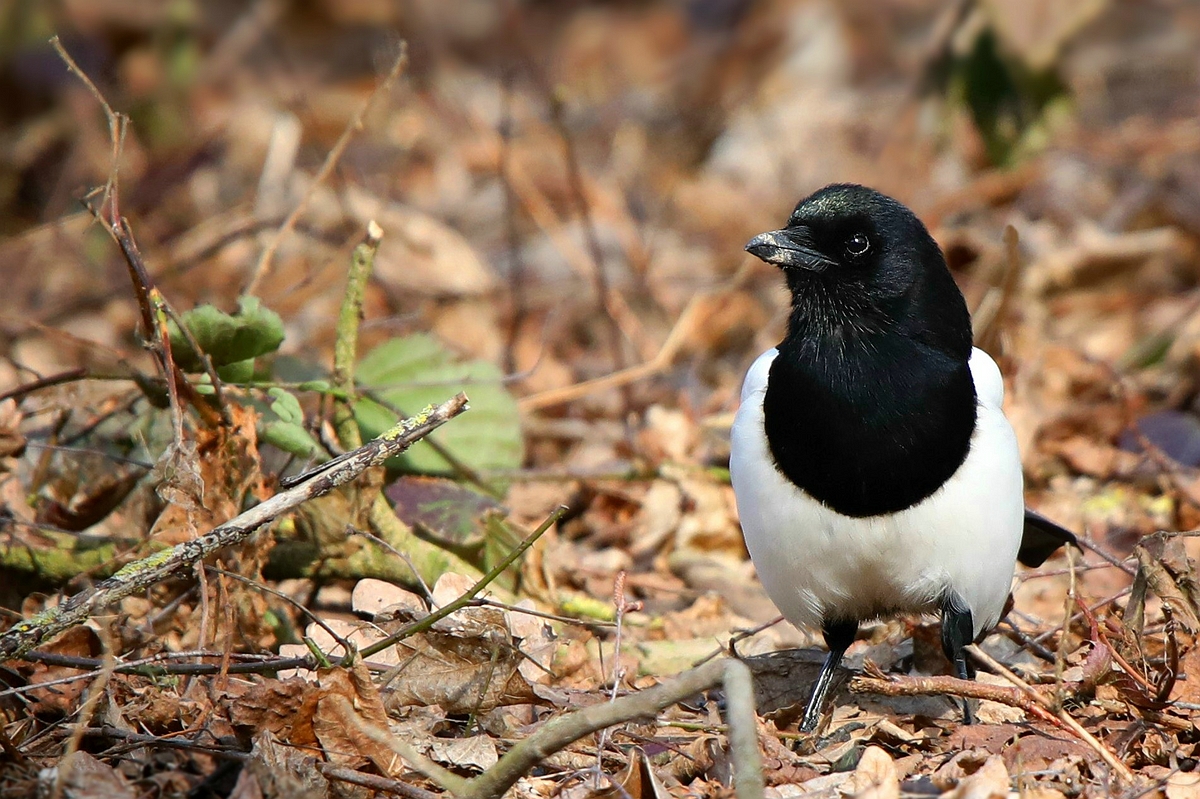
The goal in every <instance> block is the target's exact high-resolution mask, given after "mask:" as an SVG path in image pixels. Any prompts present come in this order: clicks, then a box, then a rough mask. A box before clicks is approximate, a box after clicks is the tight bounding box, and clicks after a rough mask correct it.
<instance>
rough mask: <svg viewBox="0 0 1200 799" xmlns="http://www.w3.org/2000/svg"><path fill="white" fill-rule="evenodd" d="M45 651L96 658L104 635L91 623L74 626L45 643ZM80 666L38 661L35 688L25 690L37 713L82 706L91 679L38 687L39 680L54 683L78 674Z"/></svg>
mask: <svg viewBox="0 0 1200 799" xmlns="http://www.w3.org/2000/svg"><path fill="white" fill-rule="evenodd" d="M42 651H43V652H52V653H54V654H56V655H70V656H72V657H85V658H94V657H97V656H98V655H99V654H100V639H99V638H98V637H97V636H96V633H95V631H94V630H92V629H90V628H88V627H83V626H80V627H72V628H71V629H69V630H67V631H66V632H65V633H63V634H62V635H60V636H58V637H57V638H55V639H54V640H53V641H52V642H50V643H49V644H47V645H46V646H44V647H42ZM78 674H79V671H78V669H74V668H69V667H66V666H52V665H47V664H45V663H35V664H33V668H32V670H31V672H30V673H29V677H28V684H29V686H31V689H30V690H28V691H27V692H26V693H25V697H26V698H27V699H28V700H30V708H29V709H30V711H31V712H33V713H37V714H47V715H65V714H67V713H70V712H71V711H73V710H75V709H76V707H78V703H79V697H80V695H82V694H83V692H84V691H86V690H87V687H88V685H90V684H91V681H90V680H75V681H72V682H67V683H59V684H57V685H50V686H47V687H45V688H37V687H34V686H37V685H38V684H39V683H50V682H53V681H54V680H57V679H59V678H62V677H72V676H75V675H78Z"/></svg>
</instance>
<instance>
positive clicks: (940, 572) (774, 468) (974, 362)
mask: <svg viewBox="0 0 1200 799" xmlns="http://www.w3.org/2000/svg"><path fill="white" fill-rule="evenodd" d="M746 250H747V251H748V252H750V253H751V254H752V255H754V256H756V257H758V258H759V259H761V260H763V261H765V262H767V263H769V264H774V265H776V266H778V267H780V268H781V269H782V271H783V275H784V278H785V280H786V282H787V287H788V289H789V291H790V294H791V304H790V309H789V312H788V317H787V328H786V333H785V335H784V337H783V340H782V341H781V342H780V343H779V344H778V345H777V346H775V347H773V348H771V349H769V350H767V351H766V352H764V353H763V354H762V355H760V356H758V358H757V359H756V360H755V361H754V362H753V364H752V365H751V367H750V369H749V371H748V372H747V374H746V378H745V381H744V383H743V385H742V391H741V405H740V407H739V408H738V411H737V413H736V414H735V417H734V422H733V425H732V429H731V431H730V461H729V471H730V476H731V482H732V484H733V490H734V496H735V499H736V504H737V510H738V516H739V521H740V523H741V526H742V531H743V534H744V537H745V541H746V548H747V550H748V551H749V553H750V557H751V560H752V561H753V563H754V567H755V570H756V572H757V573H758V576H759V578H760V580H761V581H762V584H763V586H764V588H765V589H766V592H767V594H768V595H769V596H770V598H771V599H772V601H773V602H774V603H775V605H776V606H777V607H778V608H779V610H780V611H781V612H782V614H783V616H784V618H786V619H787V620H788V621H790V622H792V623H793V624H795V625H797V626H799V627H802V628H808V629H813V630H820V631H821V633H822V635H823V637H824V639H825V644H826V646H827V647H828V650H829V651H828V655H827V656H826V658H825V660H824V662H823V664H822V666H821V670H820V672H819V675H818V677H817V680H816V682H815V683H814V684H813V687H812V689H811V692H810V695H809V699H808V702H807V704H806V707H805V711H804V714H803V716H802V718H801V722H800V729H801V731H803V732H813V731H815V730H816V729H817V727H818V725H819V722H820V719H821V714H822V708H823V706H824V704H825V699H826V694H827V693H828V691H829V689H830V686H831V683H832V681H833V677H834V674H835V673H836V671H837V668H838V666H839V665H840V663H841V660H842V657H843V656H844V654H845V652H846V650H847V648H849V646H850V644H852V643H853V642H854V639H855V636H856V635H857V632H858V628H859V625H860V624H861V623H863V622H866V621H870V620H873V619H886V618H892V617H895V616H897V615H901V614H906V613H940V615H941V643H942V649H943V651H944V652H945V654H946V657H947V659H948V660H949V661H950V663H951V664H952V666H953V668H954V673H955V674H956V675H957V676H958V677H960V678H962V679H972V678H973V677H974V671H973V669H972V668H971V667H970V666H969V665H968V663H967V660H966V654H965V652H964V648H965V647H966V646H967V645H968V644H971V643H972V642H975V641H978V640H981V639H982V637H983V636H985V635H986V634H987V633H988V632H990V631H991V629H992V628H993V627H994V626H995V625H996V624H997V623H998V622H999V620H1000V618H1001V616H1002V615H1003V613H1004V611H1005V606H1006V602H1007V601H1008V598H1009V593H1010V589H1011V586H1012V578H1013V574H1014V571H1015V567H1016V561H1018V560H1019V561H1020V562H1021V563H1023V564H1025V565H1027V566H1039V565H1041V563H1042V562H1043V561H1045V560H1046V559H1047V558H1048V557H1050V555H1052V554H1053V553H1054V552H1055V551H1056V550H1058V549H1059V548H1060V547H1062V546H1064V545H1067V544H1077V541H1076V538H1075V536H1074V534H1073V533H1071V532H1070V531H1069V530H1067V529H1065V528H1063V527H1061V526H1059V525H1058V524H1056V523H1054V522H1052V521H1051V520H1049V519H1047V518H1046V517H1044V516H1041V515H1040V514H1038V513H1035V512H1034V511H1032V510H1029V509H1027V508H1026V507H1025V502H1024V485H1023V482H1024V477H1023V472H1022V467H1021V457H1020V453H1019V451H1018V448H1017V439H1016V435H1015V434H1014V432H1013V429H1012V426H1011V425H1010V424H1009V422H1008V419H1007V418H1006V417H1005V415H1004V411H1003V408H1002V403H1003V399H1004V380H1003V377H1002V376H1001V373H1000V370H999V368H998V367H997V366H996V363H995V361H993V360H992V358H991V357H989V356H988V354H987V353H985V352H983V351H982V350H980V349H977V348H975V347H974V346H973V343H972V335H971V318H970V313H969V311H968V310H967V305H966V301H965V299H964V298H963V295H962V292H961V291H959V289H958V286H957V285H956V284H955V282H954V278H953V276H952V275H951V274H950V270H949V268H948V267H947V265H946V260H945V257H944V255H943V254H942V251H941V249H940V248H939V246H938V244H937V242H936V241H934V239H933V237H932V236H931V235H930V234H929V231H928V230H927V229H926V227H925V225H924V224H923V223H922V222H921V221H920V219H918V218H917V216H916V215H915V214H914V213H913V212H912V211H911V210H910V209H909V208H907V207H906V206H904V205H903V204H902V203H900V202H899V201H897V200H895V199H893V198H891V197H888V196H886V195H884V194H882V193H880V192H878V191H875V190H873V189H870V188H867V187H865V186H861V185H857V184H850V183H837V184H832V185H829V186H826V187H824V188H822V189H819V190H818V191H816V192H814V193H813V194H811V195H809V196H808V197H805V198H804V199H802V200H800V202H799V203H797V205H796V207H795V210H794V211H793V212H792V214H791V216H790V217H789V218H788V221H787V224H786V226H785V227H783V228H782V229H780V230H774V231H770V232H767V233H762V234H760V235H758V236H755V237H754V238H753V239H751V240H750V242H749V243H748V244H747V245H746ZM963 720H964V722H965V723H971V722H972V721H973V713H972V711H971V708H970V705H969V704H968V703H966V702H965V701H964V703H963Z"/></svg>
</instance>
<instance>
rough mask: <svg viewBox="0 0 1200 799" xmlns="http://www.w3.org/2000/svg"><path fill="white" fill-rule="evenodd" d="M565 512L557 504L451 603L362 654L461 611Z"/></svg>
mask: <svg viewBox="0 0 1200 799" xmlns="http://www.w3.org/2000/svg"><path fill="white" fill-rule="evenodd" d="M566 512H567V508H566V506H565V505H560V506H559V507H558V508H556V509H555V510H554V512H553V513H551V514H550V515H549V516H547V517H546V520H545V521H543V522H542V523H541V524H540V525H538V528H537V529H536V530H534V531H533V532H532V533H530V534H529V535H527V536H526V537H525V540H524V541H522V542H521V543H520V544H517V545H516V546H515V547H513V550H512V552H509V553H508V554H507V555H505V556H504V558H503V559H502V560H501V561H500V562H499V563H497V564H496V565H495V566H493V567H492V569H491V571H489V572H488V573H487V574H485V575H483V577H481V578H480V579H479V580H478V582H476V583H475V585H473V586H471V587H470V588H468V589H467V590H466V591H465V592H463V594H462V595H461V596H459V597H458V598H457V599H455V600H454V601H453V602H450V603H448V604H446V605H444V606H442V607H440V608H438V609H437V610H435V611H434V612H433V613H430V614H429V615H428V616H426V617H425V618H423V619H420V620H418V621H415V622H413V623H412V624H409V625H407V626H406V627H404V628H402V629H400V630H397V631H396V632H394V633H392V634H391V635H389V636H388V637H387V638H384V639H383V640H382V641H376V642H375V643H373V644H371V645H370V646H368V647H364V648H363V650H362V656H363V657H370V656H371V655H374V654H376V653H377V652H382V651H383V650H385V649H387V648H388V647H389V646H392V645H393V644H395V643H397V642H398V641H403V640H404V639H405V638H408V637H409V636H411V635H416V634H417V633H419V632H424V631H425V630H428V629H429V628H430V627H432V626H433V625H434V624H435V623H437V622H438V621H441V620H442V619H444V618H446V617H447V616H449V615H450V614H452V613H454V612H456V611H459V610H462V609H463V608H465V607H467V606H468V605H470V604H471V603H472V601H473V600H474V599H475V597H476V596H478V595H479V592H480V591H482V590H483V589H484V588H487V586H488V585H489V584H490V583H491V582H492V581H493V580H495V579H496V578H497V577H499V576H500V575H501V574H503V573H504V570H505V569H507V568H508V567H509V566H511V565H512V564H513V563H515V562H516V561H517V559H518V558H520V557H521V556H522V555H524V554H525V553H526V552H527V551H529V548H530V547H531V546H533V545H534V544H535V543H537V540H538V539H539V538H541V537H542V535H543V534H544V533H545V532H546V531H547V530H549V529H550V528H551V527H552V526H553V525H554V523H555V522H557V521H558V520H559V519H561V518H562V517H563V514H564V513H566ZM384 682H385V683H386V682H387V679H386V678H385V680H384Z"/></svg>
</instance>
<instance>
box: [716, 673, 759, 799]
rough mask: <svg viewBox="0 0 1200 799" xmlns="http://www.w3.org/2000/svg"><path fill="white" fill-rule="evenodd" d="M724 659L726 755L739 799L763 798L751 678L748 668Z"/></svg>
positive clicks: (756, 721)
mask: <svg viewBox="0 0 1200 799" xmlns="http://www.w3.org/2000/svg"><path fill="white" fill-rule="evenodd" d="M724 662H725V707H726V710H725V716H726V718H727V719H728V721H729V754H730V757H731V759H732V760H733V781H734V788H735V789H736V790H737V795H738V799H762V798H763V793H764V786H763V764H762V753H761V752H760V751H759V749H758V716H757V714H756V713H755V712H754V678H753V676H752V675H751V674H750V667H749V666H747V665H746V664H745V663H743V662H742V661H740V660H737V659H735V658H730V659H728V660H726V661H724Z"/></svg>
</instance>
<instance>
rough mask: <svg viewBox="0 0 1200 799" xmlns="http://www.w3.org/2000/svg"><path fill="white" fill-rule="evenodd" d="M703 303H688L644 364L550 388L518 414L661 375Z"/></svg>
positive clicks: (532, 397) (696, 299)
mask: <svg viewBox="0 0 1200 799" xmlns="http://www.w3.org/2000/svg"><path fill="white" fill-rule="evenodd" d="M704 299H705V297H704V295H696V296H695V297H693V298H692V300H691V302H689V303H688V305H687V307H686V308H684V310H683V313H681V314H680V315H679V319H678V320H676V322H675V326H674V327H672V328H671V332H670V333H669V334H668V335H667V340H666V341H664V342H663V345H662V347H661V348H660V349H659V351H658V354H657V355H655V356H654V357H653V358H651V359H650V360H649V361H647V362H646V363H640V364H638V365H637V366H630V367H629V368H628V369H621V370H619V371H616V372H613V373H612V374H609V375H605V376H603V377H597V378H595V379H594V380H585V381H583V382H582V383H576V384H575V385H572V386H564V387H563V388H552V389H548V390H546V391H542V392H539V393H537V394H532V395H530V396H528V397H524V398H522V399H521V400H520V407H521V410H522V411H538V410H541V409H543V408H549V407H551V406H554V405H561V404H563V403H564V402H571V401H572V400H577V399H579V398H580V397H586V396H587V395H589V394H594V393H596V392H597V391H603V390H605V389H610V388H620V387H622V386H626V385H629V384H630V383H632V382H634V381H637V380H641V379H642V378H645V377H651V376H653V375H656V374H659V373H660V372H662V371H664V370H665V369H667V368H668V367H670V366H671V364H672V363H674V361H675V356H676V355H677V354H678V353H679V350H680V349H682V348H683V345H684V343H685V342H686V341H687V337H688V336H689V335H690V334H691V333H692V331H693V330H694V329H695V327H696V325H697V324H698V322H699V317H700V315H701V311H702V310H703V309H704V308H705V307H706V306H705V304H704V302H702V301H703V300H704Z"/></svg>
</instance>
